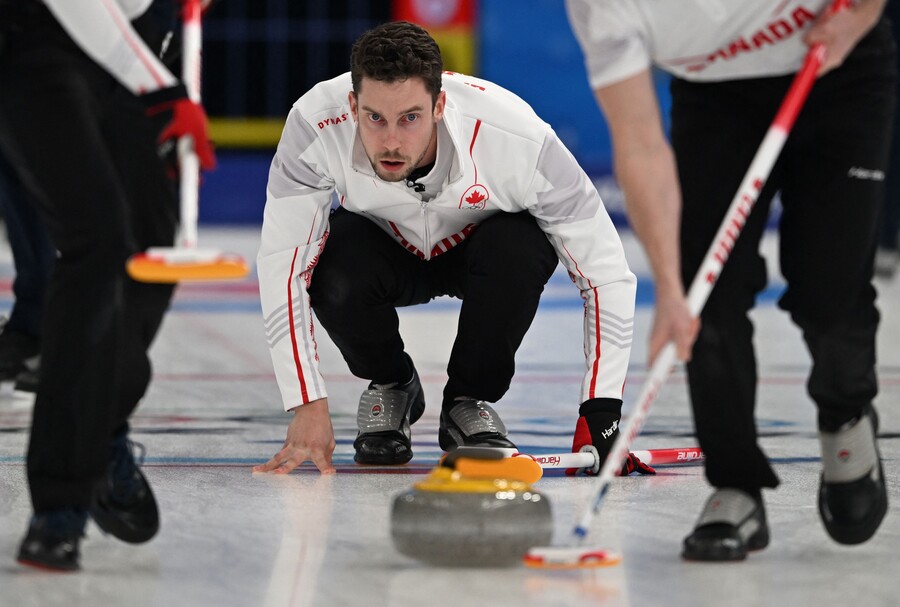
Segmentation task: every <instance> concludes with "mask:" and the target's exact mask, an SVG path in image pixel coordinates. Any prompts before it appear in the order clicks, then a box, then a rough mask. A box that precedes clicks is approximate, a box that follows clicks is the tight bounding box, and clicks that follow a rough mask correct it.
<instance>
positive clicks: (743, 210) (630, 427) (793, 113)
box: [572, 0, 848, 541]
mask: <svg viewBox="0 0 900 607" xmlns="http://www.w3.org/2000/svg"><path fill="white" fill-rule="evenodd" d="M847 4H848V1H847V0H835V2H834V3H832V5H831V7H830V8H829V10H830V11H832V12H836V11H838V10H841V9H843V8H845V7H846V6H847ZM824 58H825V49H824V47H823V46H822V45H821V44H817V45H815V46H813V47H811V48H810V49H809V51H808V52H807V53H806V58H805V60H804V62H803V67H801V68H800V71H799V72H797V75H796V76H795V77H794V81H793V82H792V83H791V88H790V89H788V92H787V94H786V95H785V98H784V101H782V103H781V107H780V108H779V110H778V113H777V114H776V115H775V119H774V121H773V122H772V125H771V126H770V127H769V131H768V133H767V134H766V136H765V138H764V139H763V142H762V144H760V147H759V150H758V151H757V152H756V156H755V157H754V158H753V162H751V163H750V168H749V169H748V170H747V174H746V176H745V177H744V180H743V182H742V183H741V186H740V187H739V188H738V191H737V194H736V195H735V197H734V200H733V201H732V203H731V206H730V207H729V208H728V212H727V213H726V214H725V219H724V220H723V221H722V226H721V227H720V228H719V232H718V233H717V234H716V237H715V239H714V240H713V243H712V246H711V247H710V249H709V251H708V252H707V254H706V257H705V258H704V260H703V263H702V264H701V265H700V270H699V271H698V273H697V275H696V276H695V277H694V281H693V283H692V284H691V288H690V290H689V291H688V296H687V299H688V307H689V309H690V311H691V314H692V315H693V316H699V314H700V311H701V310H702V309H703V306H704V305H705V304H706V300H707V298H708V297H709V294H710V292H711V291H712V289H713V287H714V286H715V284H716V281H717V280H718V278H719V274H720V273H721V271H722V267H723V266H724V264H725V261H726V260H727V259H728V256H729V254H730V253H731V250H732V248H733V247H734V243H735V241H736V240H737V237H738V236H739V235H740V233H741V230H742V229H743V227H744V224H745V223H746V221H747V217H748V216H749V215H750V211H751V210H752V209H753V205H754V204H756V200H757V198H758V197H759V193H760V191H761V190H762V188H763V185H764V184H765V182H766V180H767V179H768V178H769V174H770V173H771V171H772V167H773V166H774V164H775V161H776V160H777V159H778V155H779V154H780V153H781V148H782V147H783V146H784V142H785V140H786V139H787V136H788V134H789V133H790V131H791V128H792V127H793V125H794V121H795V120H796V119H797V115H798V114H799V113H800V109H801V108H802V107H803V104H804V103H805V102H806V98H807V96H808V95H809V91H810V89H811V88H812V85H813V83H814V82H815V79H816V74H817V72H818V71H819V67H820V66H821V65H822V61H823V60H824ZM675 360H676V352H675V344H674V343H672V342H669V343H668V344H666V345H665V346H664V347H663V349H662V351H661V352H660V353H659V355H658V356H657V358H656V361H655V362H654V363H653V365H652V366H651V368H650V373H649V374H648V376H647V378H646V380H645V381H644V385H643V387H642V389H641V393H640V395H639V396H638V400H637V406H636V408H635V411H634V412H633V413H632V415H631V416H630V417H629V419H628V421H627V422H626V423H625V425H624V426H622V427H620V428H619V436H618V437H617V438H616V440H615V442H614V443H613V446H612V448H611V449H610V452H609V455H608V456H607V458H606V461H605V462H604V463H603V467H602V468H601V469H600V473H599V474H598V476H597V481H596V487H595V489H594V493H593V495H592V496H591V501H590V504H589V507H588V508H585V511H584V513H583V515H582V517H581V519H580V520H579V521H578V523H576V525H575V527H574V528H573V529H572V534H573V535H574V536H575V538H576V539H577V540H578V541H580V540H582V539H583V538H584V537H585V536H586V535H587V532H588V528H589V527H590V524H591V521H592V520H593V518H594V515H595V514H596V513H597V511H598V510H599V509H600V504H602V503H603V498H604V496H605V495H606V492H607V491H608V489H609V483H610V481H611V480H612V479H613V477H614V476H615V475H616V473H617V472H618V471H619V470H621V469H622V464H623V463H624V462H625V458H626V457H628V448H629V446H630V445H631V443H632V442H633V441H634V438H635V437H636V436H637V435H638V433H639V432H640V431H641V428H642V427H643V425H644V420H645V419H646V418H647V414H648V413H649V412H650V405H651V404H652V403H653V400H654V399H655V398H656V395H657V394H658V393H659V390H660V388H661V387H662V385H663V384H664V383H665V381H666V378H668V376H669V373H670V372H671V370H672V366H673V365H674V364H675Z"/></svg>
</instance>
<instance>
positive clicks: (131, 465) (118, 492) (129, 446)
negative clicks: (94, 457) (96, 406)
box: [89, 431, 159, 544]
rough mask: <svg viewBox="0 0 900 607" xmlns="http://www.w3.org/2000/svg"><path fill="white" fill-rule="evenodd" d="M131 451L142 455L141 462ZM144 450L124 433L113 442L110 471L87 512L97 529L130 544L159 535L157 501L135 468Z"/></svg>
mask: <svg viewBox="0 0 900 607" xmlns="http://www.w3.org/2000/svg"><path fill="white" fill-rule="evenodd" d="M134 448H138V449H140V451H141V456H140V458H139V460H140V461H135V458H134V453H133V449H134ZM143 449H144V448H143V446H142V445H139V444H137V443H133V442H131V441H130V440H128V434H127V432H124V431H123V432H120V433H119V434H117V435H116V437H115V438H113V442H112V444H111V446H110V452H111V458H110V463H109V467H108V468H107V472H106V474H105V475H104V477H103V478H102V479H100V482H99V483H98V484H97V486H96V487H95V489H94V496H93V501H92V502H91V507H90V511H89V512H90V515H91V518H93V519H94V522H95V523H97V526H98V527H100V529H102V530H103V531H105V532H106V533H109V534H110V535H112V536H114V537H116V538H118V539H120V540H122V541H123V542H128V543H129V544H141V543H143V542H147V541H149V540H150V539H151V538H153V536H154V535H156V532H157V531H159V509H158V508H157V506H156V498H155V497H154V496H153V491H152V490H151V489H150V484H149V483H148V482H147V479H146V477H145V476H144V475H143V473H142V472H141V469H140V468H139V467H138V466H139V463H140V462H142V461H143Z"/></svg>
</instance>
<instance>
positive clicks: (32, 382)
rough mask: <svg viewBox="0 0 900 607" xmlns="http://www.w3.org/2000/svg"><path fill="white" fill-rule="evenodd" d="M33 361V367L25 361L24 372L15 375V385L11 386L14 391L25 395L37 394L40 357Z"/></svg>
mask: <svg viewBox="0 0 900 607" xmlns="http://www.w3.org/2000/svg"><path fill="white" fill-rule="evenodd" d="M33 360H34V361H35V362H34V364H33V366H32V362H31V361H26V362H25V366H26V368H25V370H24V371H22V372H20V373H19V374H18V375H16V383H15V384H14V385H13V390H14V391H16V392H25V393H27V394H36V393H37V391H38V383H39V382H40V380H41V366H40V356H36V357H35V358H34V359H33Z"/></svg>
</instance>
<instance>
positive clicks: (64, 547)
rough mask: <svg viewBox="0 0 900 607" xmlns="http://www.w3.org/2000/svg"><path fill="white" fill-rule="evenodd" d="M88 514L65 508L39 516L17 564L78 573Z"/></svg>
mask: <svg viewBox="0 0 900 607" xmlns="http://www.w3.org/2000/svg"><path fill="white" fill-rule="evenodd" d="M86 523H87V512H86V511H85V510H82V509H78V508H63V509H60V510H48V511H46V512H36V513H35V514H34V516H32V517H31V522H30V523H29V525H28V533H27V534H26V535H25V539H24V540H22V545H21V546H20V547H19V554H18V556H17V560H18V561H19V562H20V563H22V564H23V565H28V566H30V567H37V568H39V569H47V570H50V571H77V570H78V569H80V565H79V563H78V557H79V553H78V544H79V542H80V541H81V538H82V537H84V527H85V524H86Z"/></svg>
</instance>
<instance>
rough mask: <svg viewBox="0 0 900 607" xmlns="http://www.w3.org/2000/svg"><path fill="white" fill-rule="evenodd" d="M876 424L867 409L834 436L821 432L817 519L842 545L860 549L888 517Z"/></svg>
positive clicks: (870, 409) (872, 411) (873, 414)
mask: <svg viewBox="0 0 900 607" xmlns="http://www.w3.org/2000/svg"><path fill="white" fill-rule="evenodd" d="M877 426H878V421H877V417H876V416H875V411H874V409H872V408H871V407H869V408H867V409H866V411H865V412H864V413H863V415H862V417H860V418H859V419H858V420H855V421H853V422H851V423H849V424H847V425H845V426H844V427H842V428H840V429H838V430H837V431H836V432H820V433H819V436H820V440H821V444H822V462H823V465H824V468H825V470H824V471H823V473H822V477H821V481H820V484H819V515H820V516H821V518H822V523H823V524H824V526H825V530H826V531H827V532H828V535H830V536H831V538H832V539H833V540H834V541H836V542H838V543H840V544H861V543H863V542H865V541H866V540H868V539H869V538H871V537H872V536H873V535H875V532H876V531H877V530H878V527H879V526H880V525H881V521H882V520H883V519H884V515H885V513H886V512H887V504H888V500H887V487H886V485H885V480H884V470H883V468H882V465H881V457H880V455H879V453H878V446H877V444H876V441H875V434H876V432H877Z"/></svg>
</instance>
